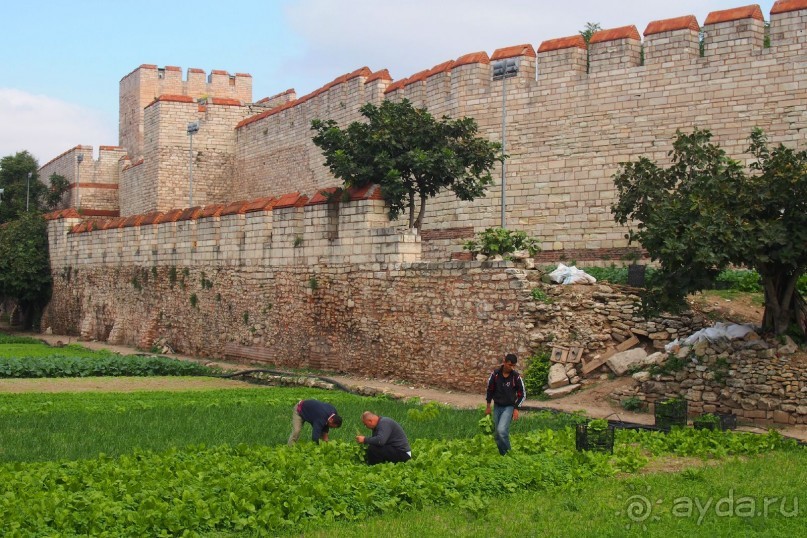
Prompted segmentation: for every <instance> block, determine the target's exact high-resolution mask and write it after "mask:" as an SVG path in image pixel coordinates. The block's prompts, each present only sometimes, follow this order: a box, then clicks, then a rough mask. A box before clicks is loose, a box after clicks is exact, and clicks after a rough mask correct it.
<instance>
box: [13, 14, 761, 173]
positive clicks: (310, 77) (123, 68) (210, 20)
mask: <svg viewBox="0 0 807 538" xmlns="http://www.w3.org/2000/svg"><path fill="white" fill-rule="evenodd" d="M773 3H774V2H773V0H769V1H766V2H760V3H759V6H760V7H761V9H762V13H763V15H764V16H765V19H766V20H767V19H769V18H770V10H771V7H772V5H773ZM743 5H748V4H746V3H743V2H737V1H730V0H729V1H726V0H697V1H696V0H677V1H673V2H671V1H669V0H620V1H613V0H599V1H594V0H576V1H575V2H563V1H560V2H559V1H557V0H553V1H544V0H496V1H495V2H494V1H492V0H485V1H483V0H461V1H460V0H399V1H397V2H384V1H381V0H373V1H370V0H343V1H337V0H334V1H327V0H263V1H254V0H240V1H238V2H231V3H227V2H221V1H220V0H219V1H217V2H208V1H207V0H199V1H195V2H182V1H174V2H168V1H164V0H163V1H159V2H158V1H155V0H139V1H138V2H128V3H120V2H110V1H109V0H104V1H101V0H74V1H73V2H64V1H62V0H50V1H43V0H27V1H26V2H9V3H7V4H5V5H4V6H3V8H2V14H3V19H4V24H3V27H2V31H0V157H2V156H5V155H10V154H13V153H16V152H17V151H22V150H24V149H26V150H28V151H30V152H31V153H32V154H33V155H34V156H35V157H36V158H37V159H38V160H39V163H40V165H42V164H45V163H46V162H47V161H49V160H50V159H52V158H53V157H55V156H57V155H58V154H60V153H62V152H63V151H66V150H67V149H69V148H71V147H73V146H76V145H78V144H85V145H92V146H94V147H95V151H96V155H97V151H98V146H99V145H117V143H118V83H119V81H120V79H121V78H122V77H123V76H125V75H126V74H127V73H129V72H130V71H131V70H132V69H134V68H136V67H137V66H139V65H140V64H144V63H145V64H156V65H158V66H166V65H176V66H180V67H182V69H183V72H186V70H187V68H189V67H197V68H201V69H204V70H205V71H206V72H208V73H209V72H210V71H211V70H213V69H223V70H225V71H229V72H230V73H236V72H239V73H250V74H251V75H252V77H253V79H252V80H253V98H254V99H255V100H256V101H257V100H258V99H260V98H262V97H266V96H269V95H274V94H276V93H279V92H282V91H284V90H286V89H288V88H294V89H295V90H296V91H297V95H304V94H306V93H308V92H310V91H312V90H314V89H316V88H318V87H320V86H323V85H324V84H326V83H328V82H330V81H331V80H333V79H334V78H336V77H338V76H340V75H342V74H344V73H348V72H351V71H353V70H355V69H357V68H359V67H363V66H367V67H369V68H370V69H372V70H373V71H377V70H379V69H389V71H390V74H391V75H392V77H393V79H395V80H397V79H401V78H405V77H407V76H409V75H411V74H413V73H415V72H417V71H421V70H423V69H427V68H430V67H432V66H434V65H437V64H439V63H441V62H444V61H446V60H452V59H455V58H457V57H459V56H461V55H463V54H467V53H469V52H476V51H485V52H487V53H488V54H491V53H492V52H493V51H494V50H496V49H498V48H502V47H507V46H510V45H518V44H522V43H530V44H532V45H533V46H534V47H536V48H537V47H538V45H539V44H540V43H541V42H542V41H544V40H546V39H552V38H556V37H565V36H569V35H574V34H576V33H577V32H578V31H580V30H581V29H583V28H584V27H585V25H586V23H587V22H592V23H599V24H600V25H601V27H602V28H604V29H607V28H614V27H618V26H626V25H630V24H633V25H635V26H636V27H637V29H638V30H639V33H640V34H641V33H643V32H644V29H645V28H646V27H647V24H648V23H649V22H650V21H653V20H659V19H668V18H673V17H679V16H682V15H695V16H696V17H697V19H698V22H699V23H700V24H703V22H704V20H705V19H706V16H707V15H708V13H710V12H712V11H719V10H723V9H730V8H734V7H739V6H743Z"/></svg>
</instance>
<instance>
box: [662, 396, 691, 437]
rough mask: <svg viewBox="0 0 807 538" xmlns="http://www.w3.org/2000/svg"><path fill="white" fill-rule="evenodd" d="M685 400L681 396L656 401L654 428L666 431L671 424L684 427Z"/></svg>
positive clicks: (685, 421) (685, 414)
mask: <svg viewBox="0 0 807 538" xmlns="http://www.w3.org/2000/svg"><path fill="white" fill-rule="evenodd" d="M687 409H688V407H687V401H686V400H685V399H683V398H676V399H672V400H664V401H661V402H656V406H655V412H654V413H653V414H654V415H655V418H656V428H658V429H659V430H661V431H663V432H668V431H670V429H671V428H672V427H673V426H680V427H682V428H685V427H686V425H687Z"/></svg>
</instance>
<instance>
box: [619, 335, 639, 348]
mask: <svg viewBox="0 0 807 538" xmlns="http://www.w3.org/2000/svg"><path fill="white" fill-rule="evenodd" d="M637 344H639V339H638V338H636V336H634V335H631V337H630V338H628V339H627V340H625V341H624V342H622V343H621V344H619V345H618V346H616V350H617V351H627V350H628V349H630V348H632V347H633V346H635V345H637Z"/></svg>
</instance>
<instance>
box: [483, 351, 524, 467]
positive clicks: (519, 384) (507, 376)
mask: <svg viewBox="0 0 807 538" xmlns="http://www.w3.org/2000/svg"><path fill="white" fill-rule="evenodd" d="M517 362H518V357H516V356H515V355H514V354H512V353H508V354H507V355H506V356H505V357H504V362H503V363H502V365H501V367H500V368H497V369H495V370H493V373H492V374H490V378H489V379H488V390H487V394H486V396H485V399H486V400H487V402H488V405H487V407H486V408H485V414H486V415H489V414H490V402H491V400H492V401H493V404H494V405H493V429H494V434H493V435H494V438H495V439H496V446H497V447H498V448H499V454H501V455H502V456H504V455H505V454H507V452H508V451H509V450H510V422H511V421H513V420H518V408H519V407H520V406H521V404H522V403H524V398H526V397H527V390H526V389H525V388H524V380H523V379H521V375H519V373H518V372H516V370H515V365H516V363H517Z"/></svg>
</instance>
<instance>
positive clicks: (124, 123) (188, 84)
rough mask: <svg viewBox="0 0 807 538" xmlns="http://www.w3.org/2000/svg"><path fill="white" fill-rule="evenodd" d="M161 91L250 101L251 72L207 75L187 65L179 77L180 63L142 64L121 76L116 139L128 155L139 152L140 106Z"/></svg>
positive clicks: (141, 107) (141, 117)
mask: <svg viewBox="0 0 807 538" xmlns="http://www.w3.org/2000/svg"><path fill="white" fill-rule="evenodd" d="M163 95H173V96H177V97H180V96H181V97H184V98H188V99H191V100H194V101H195V100H198V99H201V98H214V99H231V100H237V101H239V102H240V103H242V104H243V103H250V102H252V76H251V75H249V74H247V73H235V74H233V75H231V74H230V73H229V72H227V71H222V70H216V69H214V70H213V71H211V72H210V74H209V75H207V74H206V73H205V71H204V70H202V69H197V68H190V69H188V71H187V76H186V77H185V78H183V77H182V69H181V68H180V67H176V66H170V65H169V66H165V67H157V66H156V65H153V64H143V65H141V66H140V67H138V68H137V69H135V70H133V71H132V72H130V73H129V74H127V75H126V76H124V77H123V78H122V79H121V81H120V108H119V114H120V122H119V139H120V145H121V146H122V147H125V148H126V149H127V150H128V152H129V154H130V155H131V157H132V158H137V157H140V156H141V155H142V154H143V133H144V125H143V109H144V108H145V107H146V106H148V105H149V104H150V103H152V102H153V101H154V100H155V99H157V98H159V97H160V96H163Z"/></svg>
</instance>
